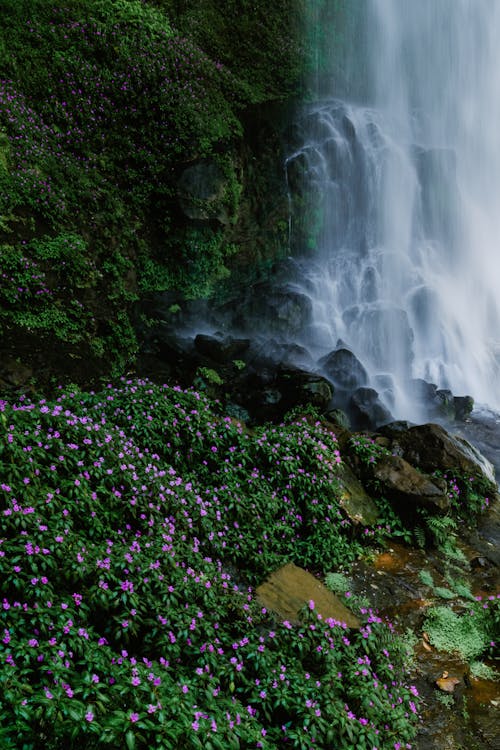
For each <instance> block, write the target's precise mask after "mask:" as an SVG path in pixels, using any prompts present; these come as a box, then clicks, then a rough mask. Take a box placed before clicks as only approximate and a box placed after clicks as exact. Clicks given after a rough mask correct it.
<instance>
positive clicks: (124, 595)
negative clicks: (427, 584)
mask: <svg viewBox="0 0 500 750" xmlns="http://www.w3.org/2000/svg"><path fill="white" fill-rule="evenodd" d="M0 428H1V431H2V439H1V441H0V475H1V484H0V513H1V514H2V533H1V538H0V600H1V601H2V608H1V610H0V665H1V666H0V670H1V680H2V700H1V703H0V738H1V744H2V747H5V748H20V747H23V748H26V750H28V749H33V750H35V749H36V750H38V748H40V749H41V748H44V749H45V750H55V749H56V748H57V749H59V748H63V747H64V748H66V747H75V748H76V747H79V748H89V749H90V748H98V747H99V748H103V747H109V748H117V749H118V748H120V749H121V748H124V747H126V748H136V747H137V748H141V747H144V748H162V749H163V750H166V749H167V748H193V749H194V748H220V749H222V748H230V747H234V748H238V747H239V748H243V747H248V748H250V747H261V748H267V749H268V750H271V749H272V748H278V747H282V746H286V747H292V748H303V749H304V750H305V748H308V747H310V746H311V745H315V746H317V747H332V746H334V747H336V748H344V749H345V750H348V749H350V748H352V747H356V748H364V749H367V748H370V750H371V748H373V747H377V748H379V750H393V748H394V747H396V746H399V745H398V743H400V744H403V743H405V742H407V741H410V740H411V738H412V736H413V735H414V732H415V721H416V718H417V699H416V690H415V688H413V687H411V686H410V685H408V684H407V683H406V679H405V675H404V658H403V655H402V652H401V649H400V648H399V646H398V644H397V639H396V638H395V636H394V635H393V633H392V630H391V627H390V626H389V625H388V623H386V622H382V621H381V620H380V618H378V617H377V615H376V614H374V613H373V612H371V611H369V610H366V609H363V610H362V611H361V617H362V620H363V625H362V627H361V629H360V630H359V631H352V630H351V631H348V630H347V629H346V627H345V625H344V624H342V623H340V622H336V621H327V622H324V621H322V620H319V619H318V617H317V615H316V612H315V611H314V603H313V602H310V603H309V608H306V610H305V611H304V615H303V620H302V625H300V626H298V625H292V624H290V623H288V622H279V621H276V620H275V619H274V618H273V617H272V616H271V615H270V614H269V613H267V612H266V611H265V610H264V609H263V608H262V606H261V605H259V603H258V601H257V599H256V598H255V594H254V589H253V585H255V583H257V582H258V581H260V580H262V579H263V577H265V575H266V574H267V573H268V572H269V571H270V570H272V569H274V568H276V567H278V566H280V565H281V564H282V563H283V562H285V561H286V560H294V561H295V562H297V563H299V564H306V563H307V562H308V561H310V562H312V563H313V564H316V565H319V564H320V562H321V560H320V559H319V557H320V555H319V552H320V551H321V550H324V558H323V559H324V563H325V566H326V567H327V568H328V569H331V567H332V565H334V564H336V563H340V562H343V563H345V564H347V563H348V562H349V560H350V559H352V555H353V554H356V553H357V552H358V547H357V546H356V544H353V545H351V546H350V545H349V544H348V539H349V538H350V537H351V536H352V530H351V529H350V528H349V524H348V523H347V521H346V519H345V518H341V517H340V516H339V513H338V505H337V503H336V499H335V471H336V466H337V464H338V462H339V461H341V457H340V455H339V452H338V447H337V443H336V440H335V436H334V435H333V434H332V433H331V432H330V431H329V430H328V429H327V428H326V427H324V426H322V425H320V424H315V423H314V422H312V423H309V422H308V421H306V420H301V419H292V420H291V421H290V422H289V423H288V424H284V425H282V426H279V427H271V428H262V429H261V430H257V431H255V432H249V431H248V430H246V429H245V428H244V426H243V425H241V424H239V423H238V422H236V421H234V420H232V419H230V418H228V417H224V416H223V415H221V414H220V413H218V412H217V411H216V410H214V409H213V408H212V407H211V406H210V404H209V402H208V401H207V400H206V399H205V398H204V397H202V396H200V395H199V394H197V393H196V392H183V391H181V389H179V388H168V387H166V386H164V387H157V386H153V385H151V384H150V383H147V382H134V381H131V382H123V383H121V384H120V385H119V386H118V387H112V386H109V387H108V388H107V389H105V390H104V391H103V392H100V393H95V394H92V393H91V394H85V393H80V392H79V391H78V390H77V389H75V390H73V392H69V391H62V390H61V391H60V392H59V395H58V396H57V398H55V399H54V400H50V401H46V400H45V399H41V400H40V401H38V402H37V401H33V402H31V401H29V400H28V399H27V398H21V399H20V400H19V402H18V403H8V402H6V401H1V402H0ZM303 467H307V470H304V468H303ZM332 538H334V539H336V540H337V541H338V549H337V550H335V549H334V548H333V546H332V544H331V539H332ZM312 546H314V547H315V548H316V551H313V550H312V549H311V547H312Z"/></svg>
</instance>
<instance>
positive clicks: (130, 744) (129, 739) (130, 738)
mask: <svg viewBox="0 0 500 750" xmlns="http://www.w3.org/2000/svg"><path fill="white" fill-rule="evenodd" d="M125 742H126V743H127V748H128V750H135V734H134V733H133V731H132V730H131V729H129V730H128V732H127V734H126V735H125Z"/></svg>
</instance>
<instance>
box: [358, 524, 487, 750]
mask: <svg viewBox="0 0 500 750" xmlns="http://www.w3.org/2000/svg"><path fill="white" fill-rule="evenodd" d="M490 515H491V522H492V523H493V524H495V523H497V522H498V514H497V513H495V512H493V513H492V514H488V517H487V518H485V520H484V527H485V530H487V529H488V524H489V523H490V518H489V516H490ZM474 541H475V539H471V540H464V541H461V542H460V550H461V552H462V553H463V555H464V561H463V562H461V563H460V564H458V563H456V564H455V566H454V567H453V563H452V562H451V561H449V560H445V559H444V558H443V555H442V554H440V553H439V552H438V551H437V550H425V551H424V550H419V549H414V548H410V547H408V546H406V545H404V544H392V545H391V547H390V548H389V549H388V550H387V551H384V552H381V553H380V554H378V555H377V556H376V557H375V558H374V559H373V560H370V561H359V562H358V563H357V564H356V565H355V566H354V568H353V570H352V571H351V576H350V577H351V580H352V583H353V590H354V591H355V593H356V594H357V595H358V596H363V597H366V598H367V599H369V600H370V602H371V603H372V606H375V607H376V608H377V609H378V611H379V613H380V615H381V616H387V617H388V618H389V620H390V621H391V622H393V623H394V625H395V627H396V630H397V631H398V632H399V633H400V634H402V635H405V634H406V635H408V633H409V632H411V633H413V634H415V636H416V638H417V641H416V643H415V645H414V646H413V647H412V653H413V664H412V665H411V675H412V681H413V682H414V684H415V685H416V686H417V688H418V690H419V693H420V696H421V698H422V700H423V706H422V723H421V727H420V731H419V735H418V738H417V741H416V743H415V745H414V747H415V748H416V750H464V749H465V748H467V750H499V748H500V733H499V728H498V715H499V711H498V707H499V706H500V681H494V680H484V679H476V678H474V677H473V676H472V675H471V674H470V672H469V665H468V664H467V663H466V662H464V661H463V659H461V658H460V657H459V655H458V654H450V653H444V652H440V651H438V650H437V649H436V648H434V647H433V646H432V645H431V644H430V643H429V641H428V638H427V636H426V634H425V630H424V620H425V617H426V613H427V612H428V611H429V609H430V608H431V607H434V606H439V605H443V604H446V605H451V606H455V605H456V606H459V601H460V600H459V599H458V598H457V600H456V601H445V600H444V599H443V598H440V597H439V596H438V595H436V591H435V589H436V588H437V587H439V586H442V587H445V588H447V587H448V583H447V582H446V580H445V578H444V576H443V573H445V572H446V569H447V568H452V569H453V575H454V576H456V577H459V578H460V579H461V580H463V581H465V582H466V583H467V584H468V586H469V587H470V590H471V592H472V593H473V594H474V595H475V596H479V595H480V596H483V597H485V596H488V595H491V594H493V593H495V594H496V593H497V592H498V590H499V569H498V567H497V565H495V563H494V562H493V561H492V560H490V559H488V558H486V557H485V556H484V555H483V553H482V552H481V551H480V550H478V549H477V546H476V545H475V544H474ZM483 542H486V540H485V539H484V537H483ZM422 570H425V571H428V572H429V573H430V575H431V576H432V579H433V582H434V588H431V587H429V586H428V585H425V584H424V583H423V582H422V579H421V578H420V572H421V571H422ZM488 664H489V666H491V667H492V668H493V669H495V670H496V673H497V675H498V678H499V680H500V670H499V668H498V663H497V664H496V665H495V663H494V662H493V661H490V662H489V663H488ZM440 679H441V680H442V682H441V685H442V686H443V685H444V686H447V685H451V686H452V688H453V690H452V692H449V693H448V692H445V691H444V690H443V689H441V688H440V687H439V683H438V682H437V681H438V680H440ZM455 681H456V684H453V683H454V682H455Z"/></svg>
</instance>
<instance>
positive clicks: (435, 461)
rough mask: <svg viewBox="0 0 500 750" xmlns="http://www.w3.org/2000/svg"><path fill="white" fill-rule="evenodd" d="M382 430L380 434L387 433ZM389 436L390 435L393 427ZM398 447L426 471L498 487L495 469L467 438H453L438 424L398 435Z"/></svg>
mask: <svg viewBox="0 0 500 750" xmlns="http://www.w3.org/2000/svg"><path fill="white" fill-rule="evenodd" d="M384 430H385V428H382V429H381V430H380V432H381V433H382V434H387V433H385V432H384ZM388 432H389V433H390V426H389V430H388ZM393 442H394V443H396V444H397V446H398V447H399V448H400V449H401V455H402V457H403V458H404V459H405V460H406V461H408V462H409V463H411V464H412V465H414V466H417V467H418V468H419V469H422V470H423V471H427V472H432V471H435V470H436V469H440V470H441V471H448V470H457V469H458V470H459V471H461V472H464V473H470V474H471V476H480V477H484V478H485V479H487V480H488V481H489V482H491V483H492V484H495V475H494V470H493V466H492V465H491V464H490V462H489V461H487V459H486V458H484V456H482V455H481V453H479V451H478V450H476V448H474V446H472V445H471V444H470V443H469V442H468V441H467V440H465V439H464V438H461V437H458V436H457V435H452V434H451V433H449V432H447V431H446V430H445V429H444V428H443V427H441V426H440V425H437V424H432V423H430V424H423V425H416V426H414V427H410V428H409V429H408V430H406V431H401V432H398V433H397V438H395V439H394V441H393Z"/></svg>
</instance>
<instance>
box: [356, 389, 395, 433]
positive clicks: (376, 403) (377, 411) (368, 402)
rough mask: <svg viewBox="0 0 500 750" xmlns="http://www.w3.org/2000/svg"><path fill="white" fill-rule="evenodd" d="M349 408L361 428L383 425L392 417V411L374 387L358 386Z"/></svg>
mask: <svg viewBox="0 0 500 750" xmlns="http://www.w3.org/2000/svg"><path fill="white" fill-rule="evenodd" d="M349 410H350V412H351V414H352V416H353V419H354V423H355V424H356V425H358V426H359V428H360V429H370V428H371V427H373V425H381V424H384V423H386V422H390V421H391V419H392V415H391V412H390V411H389V409H387V408H386V407H385V406H384V404H383V403H382V402H381V400H380V398H379V395H378V393H377V391H376V390H375V389H374V388H357V389H356V390H355V391H354V393H353V394H352V396H351V400H350V402H349Z"/></svg>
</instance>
